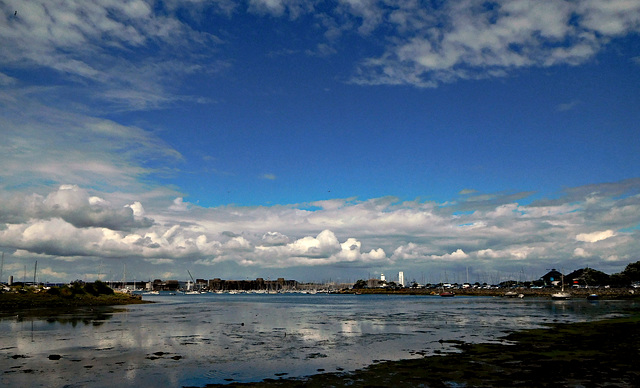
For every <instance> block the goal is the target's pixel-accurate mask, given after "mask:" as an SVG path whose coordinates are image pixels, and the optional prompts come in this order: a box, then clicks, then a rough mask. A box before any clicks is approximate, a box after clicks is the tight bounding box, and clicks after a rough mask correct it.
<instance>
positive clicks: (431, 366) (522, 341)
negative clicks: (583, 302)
mask: <svg viewBox="0 0 640 388" xmlns="http://www.w3.org/2000/svg"><path fill="white" fill-rule="evenodd" d="M504 339H505V340H506V343H504V344H465V343H462V342H460V343H458V344H457V346H458V347H459V349H460V353H454V354H446V355H438V356H430V357H425V358H421V359H412V360H403V361H389V362H381V363H377V364H374V365H371V366H369V367H367V368H365V369H362V370H358V371H355V372H349V373H319V374H317V375H313V376H309V377H305V378H291V379H285V378H283V379H270V380H265V381H262V382H259V383H231V384H227V385H209V387H220V386H226V387H258V386H260V387H343V386H350V387H391V386H396V387H531V386H537V387H580V386H582V387H639V386H640V368H639V367H638V365H640V311H630V312H629V314H628V315H625V316H623V317H617V318H612V319H607V320H603V321H596V322H587V323H570V324H552V325H550V326H549V327H548V328H542V329H532V330H526V331H521V332H516V333H512V334H508V335H506V336H505V337H504ZM320 372H321V371H320Z"/></svg>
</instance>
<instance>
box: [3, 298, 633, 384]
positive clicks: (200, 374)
mask: <svg viewBox="0 0 640 388" xmlns="http://www.w3.org/2000/svg"><path fill="white" fill-rule="evenodd" d="M145 298H146V296H145ZM147 299H150V300H154V301H157V302H159V303H156V304H151V305H132V306H126V307H125V308H122V307H119V308H118V309H109V308H101V309H97V308H94V309H81V310H78V311H74V312H65V313H57V314H54V313H52V312H47V313H46V314H44V315H42V314H41V315H38V316H26V315H22V314H18V315H17V316H16V315H15V314H14V315H9V316H0V360H1V361H2V362H1V363H0V365H1V366H2V367H1V370H0V373H1V375H0V384H1V385H3V386H9V385H20V386H27V385H28V386H38V385H41V386H48V387H49V386H65V385H67V386H87V385H90V386H113V385H114V384H125V385H134V384H136V385H138V384H142V385H145V386H148V385H153V384H155V383H158V384H160V383H162V385H170V386H181V385H200V386H202V385H205V384H207V383H219V382H223V383H224V382H230V381H257V380H262V379H265V378H277V377H279V376H281V377H289V376H302V375H309V374H314V373H318V371H327V372H331V371H336V370H354V369H357V368H361V367H364V366H366V365H369V364H371V363H374V362H378V361H381V360H396V359H404V358H413V357H420V356H422V355H431V354H436V353H440V352H449V351H455V348H454V347H453V341H464V342H491V341H500V337H501V336H502V335H503V334H504V333H507V332H510V331H513V330H520V329H524V328H532V327H539V326H540V325H543V324H545V323H552V322H571V321H585V320H592V319H597V318H600V317H604V316H608V315H610V314H613V313H616V312H619V311H621V310H622V309H623V308H625V307H626V306H629V303H631V302H615V301H600V302H598V303H588V302H586V301H582V300H570V301H563V302H560V303H559V302H552V301H549V300H545V299H528V300H527V299H524V300H520V299H517V300H515V299H504V298H483V297H467V298H465V297H456V298H446V299H445V298H439V297H431V296H389V295H213V294H206V295H182V296H181V295H176V296H164V295H159V296H153V297H148V298H147Z"/></svg>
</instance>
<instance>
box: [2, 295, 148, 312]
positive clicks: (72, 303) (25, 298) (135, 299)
mask: <svg viewBox="0 0 640 388" xmlns="http://www.w3.org/2000/svg"><path fill="white" fill-rule="evenodd" d="M139 303H148V302H147V301H143V300H142V298H140V297H139V296H135V295H129V294H120V293H111V294H99V295H91V294H87V293H83V294H71V295H52V294H48V293H46V292H39V293H33V292H27V293H3V294H0V313H8V312H12V311H17V310H24V309H38V308H47V309H55V308H61V309H64V308H75V307H87V306H117V305H127V304H139Z"/></svg>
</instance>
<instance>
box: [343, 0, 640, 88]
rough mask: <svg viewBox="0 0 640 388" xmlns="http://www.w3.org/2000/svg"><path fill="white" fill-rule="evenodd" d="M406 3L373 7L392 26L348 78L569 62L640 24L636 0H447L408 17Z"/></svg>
mask: <svg viewBox="0 0 640 388" xmlns="http://www.w3.org/2000/svg"><path fill="white" fill-rule="evenodd" d="M412 7H413V4H412V3H411V2H408V3H404V4H402V5H397V6H396V7H395V9H393V8H382V7H380V8H379V9H378V11H379V12H383V13H385V15H383V16H378V17H377V18H376V19H386V20H387V21H388V22H389V23H390V24H391V25H393V26H395V27H396V28H397V33H396V35H395V36H394V37H393V38H392V39H389V44H388V45H387V48H386V52H385V53H384V54H383V55H381V56H379V57H377V58H370V59H369V60H367V61H363V63H362V66H361V72H360V74H359V76H358V77H357V78H355V80H354V81H355V82H357V83H368V84H413V85H416V86H423V87H431V86H436V85H437V84H439V83H441V82H451V81H455V80H458V79H470V78H471V79H473V78H486V77H495V76H504V75H505V74H508V72H509V71H511V70H512V69H514V68H519V67H530V66H552V65H558V64H570V65H574V64H579V63H582V62H584V61H586V60H589V59H591V58H593V57H594V55H595V54H596V53H597V52H598V51H599V50H600V49H601V47H602V46H603V45H605V44H606V43H607V42H608V40H609V39H611V38H612V37H616V36H620V35H624V34H629V33H635V32H638V31H639V30H640V27H639V26H640V24H639V23H638V20H640V5H638V3H637V2H632V1H624V0H621V1H617V0H612V1H578V2H560V1H552V0H551V1H535V2H532V1H526V0H522V1H518V0H516V1H514V0H508V1H496V2H491V3H487V2H483V1H476V0H467V1H460V2H448V3H444V4H443V5H442V6H441V7H435V8H433V9H429V10H428V12H423V13H419V12H414V13H413V14H412V15H413V19H414V20H413V21H412V23H410V24H409V23H407V20H408V19H407V17H406V15H407V14H408V13H409V12H410V11H412V9H411V8H412ZM405 11H406V12H405ZM369 12H370V13H375V11H374V10H370V11H369ZM353 15H354V16H356V17H357V16H359V14H358V12H357V11H355V10H354V11H353ZM398 15H405V16H404V17H399V16H398ZM416 18H418V21H416V20H415V19H416ZM363 20H369V21H371V20H373V19H372V18H368V19H366V18H365V19H363ZM377 24H379V23H370V25H371V26H373V27H375V26H376V25H377ZM363 27H364V24H363Z"/></svg>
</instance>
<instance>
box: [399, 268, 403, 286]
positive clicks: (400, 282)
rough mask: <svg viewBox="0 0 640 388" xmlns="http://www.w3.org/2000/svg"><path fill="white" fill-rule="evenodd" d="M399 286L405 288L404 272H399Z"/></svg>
mask: <svg viewBox="0 0 640 388" xmlns="http://www.w3.org/2000/svg"><path fill="white" fill-rule="evenodd" d="M398 284H400V285H401V286H402V287H404V272H402V271H400V272H398Z"/></svg>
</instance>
